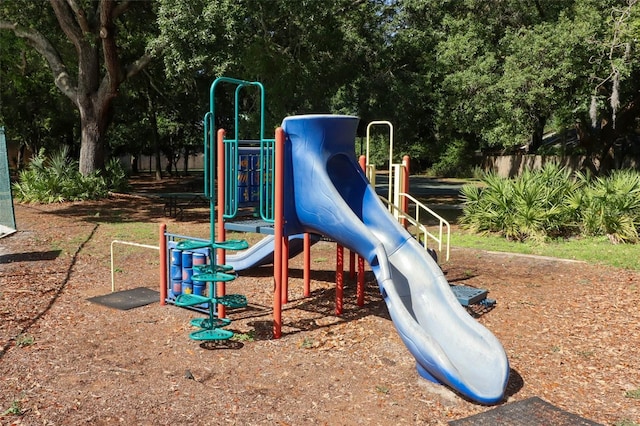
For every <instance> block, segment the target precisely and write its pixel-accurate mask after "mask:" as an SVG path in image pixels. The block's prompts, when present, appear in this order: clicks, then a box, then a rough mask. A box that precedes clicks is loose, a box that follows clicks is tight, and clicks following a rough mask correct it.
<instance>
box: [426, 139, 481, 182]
mask: <svg viewBox="0 0 640 426" xmlns="http://www.w3.org/2000/svg"><path fill="white" fill-rule="evenodd" d="M474 156H475V153H474V150H473V149H471V148H470V147H469V144H468V143H467V142H466V141H465V140H463V139H456V140H454V141H452V142H451V143H450V144H448V145H447V148H446V150H445V152H444V153H442V155H440V157H439V159H438V161H437V162H436V163H434V164H433V166H431V170H429V174H430V175H433V176H441V177H463V176H470V175H471V174H472V173H473V168H474V160H475V159H474Z"/></svg>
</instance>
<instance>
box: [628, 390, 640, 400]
mask: <svg viewBox="0 0 640 426" xmlns="http://www.w3.org/2000/svg"><path fill="white" fill-rule="evenodd" d="M624 396H625V397H627V398H633V399H640V388H638V389H634V390H630V391H627V392H626V393H625V394H624Z"/></svg>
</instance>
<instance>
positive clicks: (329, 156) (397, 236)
mask: <svg viewBox="0 0 640 426" xmlns="http://www.w3.org/2000/svg"><path fill="white" fill-rule="evenodd" d="M358 121H359V120H358V118H357V117H350V116H338V115H303V116H293V117H287V118H286V119H285V120H284V122H283V128H284V130H285V132H286V135H287V150H288V151H287V155H286V157H285V161H286V162H287V164H286V167H285V168H286V169H287V170H292V172H289V173H288V174H286V175H285V186H286V188H285V193H286V194H290V196H289V197H287V200H285V202H286V203H288V205H286V207H285V214H286V215H287V217H286V218H285V219H286V227H285V232H286V233H287V234H288V235H292V234H297V233H301V232H313V233H316V234H321V235H325V236H328V237H330V238H333V239H334V240H336V241H337V242H339V243H340V244H342V245H344V246H345V247H347V248H349V249H350V250H353V251H355V252H357V253H358V254H360V255H361V256H362V257H364V258H365V259H366V260H367V262H368V263H369V265H370V266H371V269H372V270H373V272H374V274H375V276H376V278H377V281H378V285H379V287H380V292H381V294H382V296H383V298H384V301H385V302H386V304H387V307H388V310H389V313H390V315H391V319H392V320H393V323H394V325H395V327H396V329H397V331H398V333H399V335H400V337H401V338H402V340H403V342H404V343H405V345H406V346H407V348H408V349H409V351H410V352H411V354H412V355H413V356H414V357H415V359H416V361H417V369H418V372H419V373H420V374H421V375H422V376H423V377H425V378H428V379H430V380H434V381H437V382H440V383H443V384H446V385H448V386H450V387H451V388H453V389H455V390H456V391H458V392H459V393H461V394H463V395H465V396H466V397H468V398H470V399H473V400H475V401H477V402H480V403H483V404H493V403H497V402H499V401H501V400H502V399H503V395H504V390H505V388H506V384H507V380H508V377H509V362H508V360H507V356H506V354H505V351H504V349H503V347H502V345H501V344H500V342H499V341H498V340H497V338H496V337H495V336H494V335H493V334H492V333H491V332H490V331H489V330H487V329H486V328H485V327H484V326H482V325H481V324H480V323H479V322H477V321H476V320H475V319H473V318H472V317H471V316H470V315H469V314H468V313H467V311H466V310H465V309H464V308H463V307H462V306H461V305H460V303H459V302H458V300H457V299H456V297H455V296H454V294H453V292H452V291H451V289H450V287H449V283H448V282H447V280H446V279H445V277H444V275H443V273H442V271H441V270H440V268H439V266H438V265H437V263H436V262H435V261H434V260H433V259H432V258H431V256H429V255H428V253H427V252H426V251H425V250H424V248H423V247H422V246H421V245H420V244H419V243H418V242H416V241H415V239H414V238H413V237H412V236H411V235H410V234H409V233H408V232H407V231H406V230H405V229H404V228H403V227H402V226H400V224H398V222H397V221H396V220H395V219H394V217H393V216H392V215H391V214H389V212H388V210H387V208H386V207H385V206H384V205H383V204H382V202H381V201H380V199H379V198H378V195H377V194H376V193H375V192H374V191H373V189H372V188H371V187H370V185H369V184H368V181H367V179H366V177H365V176H364V174H363V173H362V171H361V169H360V167H359V165H358V163H357V161H356V157H355V149H354V143H355V142H354V141H355V135H356V130H357V126H358ZM310 189H312V190H310Z"/></svg>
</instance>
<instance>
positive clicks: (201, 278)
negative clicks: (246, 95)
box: [174, 77, 264, 341]
mask: <svg viewBox="0 0 640 426" xmlns="http://www.w3.org/2000/svg"><path fill="white" fill-rule="evenodd" d="M221 83H227V84H232V85H235V86H236V99H235V104H236V105H235V126H234V130H235V139H234V141H235V143H236V144H237V141H238V129H239V117H240V115H239V109H238V103H239V102H238V94H239V93H240V91H241V90H242V89H243V88H245V87H252V86H253V87H258V88H259V89H260V95H261V110H260V117H261V118H260V119H261V128H260V139H261V140H263V139H264V137H263V136H264V135H263V133H264V89H263V87H262V84H260V83H259V82H249V81H244V80H238V79H233V78H228V77H220V78H217V79H216V80H215V81H214V82H213V84H212V85H211V88H210V102H209V112H208V113H207V114H205V116H204V123H205V126H204V127H205V130H204V152H205V167H204V190H205V196H206V197H207V199H208V200H209V215H210V238H209V241H193V240H186V241H181V242H179V243H177V245H176V249H177V250H184V251H190V250H198V249H208V251H209V253H210V256H209V258H210V263H209V264H206V265H201V266H194V268H193V271H194V272H193V276H192V280H193V281H195V282H204V283H207V287H208V288H207V289H208V291H207V296H201V295H197V294H185V293H183V294H180V295H179V296H178V297H176V299H175V301H174V304H175V305H176V306H181V307H195V306H198V307H202V306H206V307H207V312H208V316H207V317H206V318H196V319H192V320H191V325H192V326H194V327H197V328H198V330H196V331H194V332H192V333H191V334H190V335H189V337H190V338H191V339H193V340H198V341H214V340H227V339H230V338H231V337H233V332H232V331H230V330H227V329H224V327H226V326H228V325H229V324H230V323H231V320H229V319H227V318H217V316H216V306H217V305H221V306H225V307H227V308H242V307H245V306H247V298H246V297H245V296H244V295H241V294H226V295H223V296H217V292H216V290H217V284H218V283H225V282H229V281H233V280H235V279H236V275H235V273H234V272H233V270H232V268H231V267H230V266H228V265H219V264H217V263H216V255H215V253H216V250H220V249H221V250H234V251H237V250H244V249H246V248H248V247H249V245H248V243H247V242H246V241H244V240H228V241H216V235H215V229H216V224H215V221H216V216H215V208H216V205H215V203H216V185H215V181H216V168H215V165H216V132H215V122H216V120H215V89H216V86H218V85H219V84H221ZM236 148H237V147H236ZM232 151H233V153H234V158H224V159H220V160H221V161H225V163H230V164H237V158H235V157H237V152H238V150H237V149H234V150H232ZM234 180H235V179H234ZM236 184H237V182H236ZM225 192H226V191H225ZM229 192H230V193H234V194H235V193H236V192H237V188H232V189H231V191H229ZM225 198H227V197H226V196H225ZM220 207H221V208H222V206H220ZM224 208H225V210H226V209H227V207H226V206H225V207H224Z"/></svg>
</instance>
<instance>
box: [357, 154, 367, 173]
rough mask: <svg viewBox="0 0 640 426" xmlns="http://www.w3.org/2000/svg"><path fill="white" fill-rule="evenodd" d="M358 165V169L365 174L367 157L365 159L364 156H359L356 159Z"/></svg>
mask: <svg viewBox="0 0 640 426" xmlns="http://www.w3.org/2000/svg"><path fill="white" fill-rule="evenodd" d="M358 164H360V168H361V169H362V171H363V172H365V173H366V171H367V157H365V156H364V155H361V156H360V157H358Z"/></svg>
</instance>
